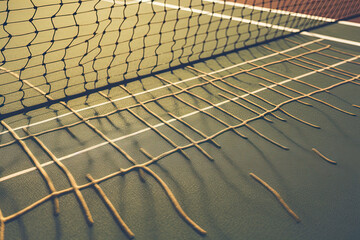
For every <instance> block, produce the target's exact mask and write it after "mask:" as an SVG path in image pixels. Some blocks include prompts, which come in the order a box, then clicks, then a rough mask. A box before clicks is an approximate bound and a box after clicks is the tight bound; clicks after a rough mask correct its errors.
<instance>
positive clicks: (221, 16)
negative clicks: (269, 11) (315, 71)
mask: <svg viewBox="0 0 360 240" xmlns="http://www.w3.org/2000/svg"><path fill="white" fill-rule="evenodd" d="M151 4H152V5H157V6H161V7H166V8H173V9H177V10H181V11H186V12H193V13H198V14H201V15H207V16H211V17H217V18H222V19H228V20H232V21H237V22H244V23H249V24H253V25H257V26H262V27H267V28H274V29H278V30H283V31H287V32H293V33H296V32H300V29H297V28H289V27H284V26H280V25H275V24H270V23H264V22H259V21H255V20H249V19H246V18H241V17H234V16H229V15H225V14H220V13H215V12H208V11H204V10H199V9H196V8H188V7H183V6H180V5H173V4H168V3H160V2H151Z"/></svg>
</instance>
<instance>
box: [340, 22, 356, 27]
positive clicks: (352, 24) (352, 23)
mask: <svg viewBox="0 0 360 240" xmlns="http://www.w3.org/2000/svg"><path fill="white" fill-rule="evenodd" d="M338 23H339V24H343V25H348V26H352V27H360V23H356V22H349V21H338Z"/></svg>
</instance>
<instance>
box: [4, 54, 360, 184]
mask: <svg viewBox="0 0 360 240" xmlns="http://www.w3.org/2000/svg"><path fill="white" fill-rule="evenodd" d="M358 58H360V55H358V56H355V57H352V58H349V59H347V60H344V61H341V62H338V63H335V64H333V65H330V66H327V67H324V68H321V69H318V70H314V71H311V72H308V73H305V74H302V75H300V76H297V77H294V78H291V79H287V80H284V81H282V82H279V83H277V84H272V85H269V86H267V87H263V88H259V89H257V90H255V91H253V92H251V94H255V93H258V92H262V91H264V90H267V89H268V88H274V87H276V86H278V85H279V84H280V85H283V84H285V83H288V82H291V81H293V80H294V79H295V80H296V79H301V78H304V77H307V76H310V75H312V74H315V73H319V72H323V71H325V70H327V69H330V68H333V67H337V66H339V65H342V64H344V63H347V62H351V61H354V60H356V59H358ZM251 94H248V93H247V94H243V95H241V96H240V97H235V98H232V99H231V100H238V99H240V98H244V97H247V96H250V95H251ZM229 102H231V101H230V100H226V101H223V102H220V103H217V104H215V106H221V105H223V104H226V103H229ZM212 108H214V106H208V107H205V108H202V109H201V110H202V111H206V110H209V109H212ZM199 112H200V111H194V112H191V113H188V114H185V115H183V116H180V117H179V118H181V119H182V118H186V117H190V116H193V115H195V114H198V113H199ZM175 121H176V119H170V120H169V121H166V123H172V122H175ZM164 125H165V123H159V124H156V125H153V127H155V128H158V127H161V126H164ZM149 130H151V128H144V129H142V130H139V131H137V132H134V133H131V134H129V135H125V136H121V137H119V138H115V139H112V140H111V141H112V142H114V143H115V142H118V141H120V140H123V139H126V138H129V137H131V136H135V135H138V134H141V133H144V132H146V131H149ZM107 144H109V142H102V143H100V144H97V145H94V146H92V147H89V148H86V149H83V150H81V151H78V152H74V153H72V154H69V155H66V156H63V157H61V158H58V160H59V161H63V160H65V159H69V158H71V157H74V156H77V155H80V154H82V153H85V152H88V151H91V150H94V149H97V148H99V147H102V146H105V145H107ZM51 164H54V162H53V161H49V162H46V163H43V164H41V166H42V167H45V166H48V165H51ZM35 170H36V168H35V167H32V168H28V169H24V170H22V171H19V172H16V173H13V174H10V175H7V176H5V177H2V178H0V182H4V181H6V180H9V179H12V178H15V177H17V176H20V175H23V174H26V173H29V172H32V171H35Z"/></svg>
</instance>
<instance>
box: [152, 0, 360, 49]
mask: <svg viewBox="0 0 360 240" xmlns="http://www.w3.org/2000/svg"><path fill="white" fill-rule="evenodd" d="M151 4H153V5H157V6H163V7H169V8H173V9H177V10H182V11H187V12H194V13H198V14H202V15H208V16H211V17H217V18H222V19H228V20H230V21H232V20H234V21H237V22H244V23H248V24H253V25H256V26H262V27H265V28H273V29H277V30H283V31H287V32H291V33H300V34H302V35H306V36H311V37H315V38H321V39H326V40H329V41H333V42H341V43H344V44H348V45H353V46H360V43H358V42H355V41H351V40H347V39H342V38H336V37H331V36H327V35H323V34H317V33H311V32H308V31H303V30H301V29H297V28H289V27H284V26H281V25H275V24H270V23H264V22H259V21H253V20H249V19H246V18H239V17H233V16H229V15H225V14H220V13H212V12H208V11H204V10H199V9H196V8H188V7H183V6H180V5H179V6H176V5H173V4H167V3H165V4H164V3H159V2H155V1H154V2H151Z"/></svg>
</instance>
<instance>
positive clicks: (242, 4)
mask: <svg viewBox="0 0 360 240" xmlns="http://www.w3.org/2000/svg"><path fill="white" fill-rule="evenodd" d="M204 1H206V2H213V3H218V4H225V5H229V6H237V7H244V8H247V9H251V10H257V11H262V12H269V13H278V14H283V15H289V16H293V17H300V18H307V19H314V20H320V21H324V22H336V19H333V18H327V17H321V16H316V15H310V14H305V13H297V12H291V11H286V10H280V9H274V8H267V7H259V6H253V5H249V4H244V3H237V2H224V1H219V0H204Z"/></svg>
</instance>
